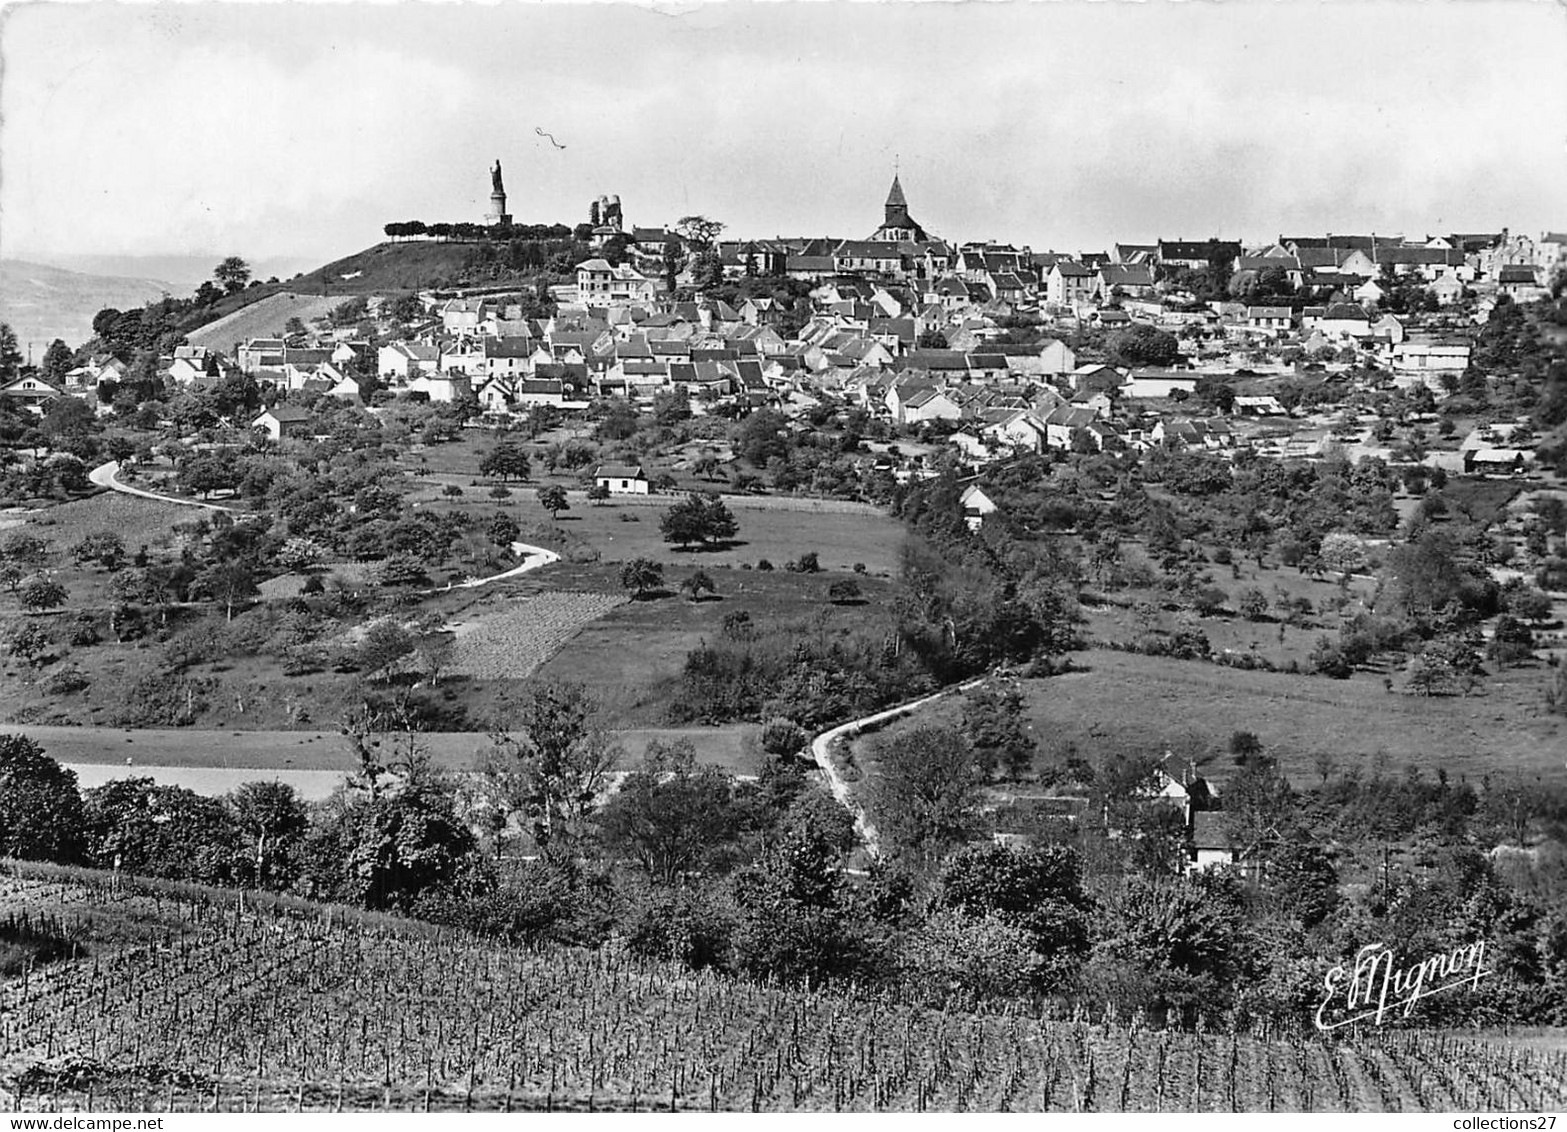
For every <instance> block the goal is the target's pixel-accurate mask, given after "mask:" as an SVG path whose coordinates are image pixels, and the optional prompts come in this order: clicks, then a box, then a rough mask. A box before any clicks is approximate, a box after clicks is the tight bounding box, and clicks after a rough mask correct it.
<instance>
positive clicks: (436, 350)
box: [241, 342, 441, 380]
mask: <svg viewBox="0 0 1567 1132" xmlns="http://www.w3.org/2000/svg"><path fill="white" fill-rule="evenodd" d="M281 364H282V363H281V356H280V358H279V365H281ZM241 365H242V366H243V363H241ZM440 368H441V350H440V347H439V346H432V345H428V344H426V343H423V342H393V343H390V344H389V345H386V346H382V347H381V348H380V349H379V350H377V351H376V373H377V374H379V375H380V376H381V377H383V378H401V379H405V380H406V379H407V378H408V377H409V376H410V375H411V374H413V373H416V372H418V371H420V370H428V371H434V370H439V369H440Z"/></svg>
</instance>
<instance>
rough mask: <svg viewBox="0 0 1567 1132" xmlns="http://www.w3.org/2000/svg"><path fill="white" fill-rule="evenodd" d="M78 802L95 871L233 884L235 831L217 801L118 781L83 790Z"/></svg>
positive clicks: (148, 783)
mask: <svg viewBox="0 0 1567 1132" xmlns="http://www.w3.org/2000/svg"><path fill="white" fill-rule="evenodd" d="M82 801H83V810H84V817H85V825H86V830H87V837H88V848H89V853H90V854H91V856H92V858H93V859H94V861H95V863H96V864H98V865H99V866H100V867H112V868H116V869H123V870H124V871H126V872H128V873H137V874H140V875H142V876H151V877H162V878H164V879H168V880H190V881H197V882H199V883H203V884H217V885H228V884H232V883H233V879H234V872H235V866H236V865H237V864H238V863H239V862H240V860H241V854H240V851H239V845H240V835H239V827H238V825H237V824H236V822H235V820H234V815H233V813H232V812H231V811H230V810H229V808H228V807H227V806H226V805H224V803H223V801H222V800H221V799H218V798H209V797H205V796H203V795H201V794H197V793H195V792H194V791H191V790H186V789H183V788H181V787H178V786H159V785H158V784H157V783H155V782H154V781H153V780H152V779H151V778H123V779H116V780H114V781H112V782H109V783H107V784H106V785H103V786H100V787H98V788H97V789H95V790H89V791H87V792H86V795H85V796H84V797H83V799H82Z"/></svg>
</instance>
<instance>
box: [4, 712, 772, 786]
mask: <svg viewBox="0 0 1567 1132" xmlns="http://www.w3.org/2000/svg"><path fill="white" fill-rule="evenodd" d="M755 730H756V729H755V728H754V727H752V726H750V725H747V724H734V725H731V726H727V727H629V728H616V729H615V731H614V736H615V738H616V739H617V740H618V741H619V742H620V744H621V746H623V747H624V748H625V749H626V758H627V761H635V760H636V759H638V758H640V757H641V755H642V751H643V748H645V747H646V746H647V744H648V743H649V742H650V741H651V740H653V739H660V740H663V741H665V742H672V741H674V740H677V739H685V740H687V741H689V742H690V743H691V745H692V746H693V747H695V748H696V753H697V761H699V762H703V763H711V764H713V765H714V766H721V767H723V768H725V769H726V770H729V771H731V772H732V773H735V774H743V775H752V774H755V773H756V772H757V766H758V755H757V753H756V751H755V749H754V746H755V745H754V743H753V742H752V735H753V733H754V732H755ZM0 734H21V735H29V736H31V737H32V738H34V739H36V740H37V741H38V743H39V744H40V745H42V746H43V748H44V751H45V752H46V753H47V754H48V755H49V756H50V757H51V758H54V759H56V760H58V761H59V762H62V763H73V764H75V763H98V764H109V765H115V766H118V765H121V764H124V765H125V768H126V774H127V775H132V774H135V773H137V771H136V767H137V766H157V767H190V768H200V767H230V768H236V769H245V770H256V771H258V772H266V771H286V770H331V771H342V772H344V773H346V772H348V771H351V770H354V769H357V767H356V764H355V762H354V759H353V756H352V755H351V753H350V752H349V749H348V747H347V745H346V744H345V742H344V740H343V737H342V736H341V735H340V734H338V733H337V732H335V731H218V730H202V729H196V728H180V729H174V728H164V729H152V728H137V729H134V730H132V729H128V728H119V727H58V726H47V725H38V724H0ZM420 742H422V743H423V744H424V745H425V747H426V748H427V749H428V750H429V752H430V759H431V761H432V762H433V763H434V764H435V765H436V766H438V767H440V768H441V769H443V770H450V771H466V770H472V769H473V766H474V758H475V755H476V753H477V752H478V751H479V750H480V749H481V748H483V747H484V746H486V745H487V744H488V742H489V736H488V734H487V733H485V732H482V731H432V732H426V733H424V734H422V735H421V736H420ZM127 760H131V761H130V762H127Z"/></svg>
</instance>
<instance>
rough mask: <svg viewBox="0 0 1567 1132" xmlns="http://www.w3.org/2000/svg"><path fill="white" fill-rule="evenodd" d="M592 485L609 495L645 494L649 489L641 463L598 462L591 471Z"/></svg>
mask: <svg viewBox="0 0 1567 1132" xmlns="http://www.w3.org/2000/svg"><path fill="white" fill-rule="evenodd" d="M593 485H594V486H595V487H602V488H605V489H607V490H608V491H609V493H610V494H611V495H646V494H647V493H648V490H649V487H648V480H647V473H645V472H644V471H643V470H642V465H641V464H600V465H599V466H598V468H597V469H596V470H595V471H594V473H593Z"/></svg>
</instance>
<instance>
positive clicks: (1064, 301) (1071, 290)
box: [1045, 259, 1099, 309]
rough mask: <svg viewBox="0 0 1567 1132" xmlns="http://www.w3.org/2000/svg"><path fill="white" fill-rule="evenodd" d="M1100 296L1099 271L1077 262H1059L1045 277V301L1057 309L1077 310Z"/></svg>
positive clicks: (1064, 260)
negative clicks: (1079, 306) (1080, 305)
mask: <svg viewBox="0 0 1567 1132" xmlns="http://www.w3.org/2000/svg"><path fill="white" fill-rule="evenodd" d="M1098 294H1099V272H1098V270H1096V269H1095V268H1092V267H1089V266H1088V265H1087V264H1083V263H1078V262H1077V261H1076V260H1071V259H1063V260H1057V261H1056V263H1055V264H1054V265H1053V266H1052V267H1051V268H1050V274H1048V275H1047V276H1045V299H1046V301H1047V302H1050V303H1052V304H1054V305H1055V306H1057V307H1060V308H1063V309H1071V308H1076V307H1077V306H1078V305H1079V304H1081V303H1087V302H1091V301H1092V300H1093V299H1094V297H1095V296H1096V295H1098Z"/></svg>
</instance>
